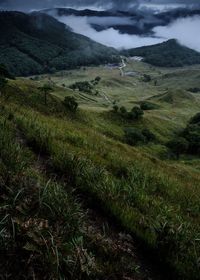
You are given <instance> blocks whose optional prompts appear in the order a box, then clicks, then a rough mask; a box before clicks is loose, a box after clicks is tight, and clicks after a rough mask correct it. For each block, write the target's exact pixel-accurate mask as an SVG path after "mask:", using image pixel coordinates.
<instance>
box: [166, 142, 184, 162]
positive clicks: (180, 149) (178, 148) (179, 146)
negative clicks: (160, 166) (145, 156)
mask: <svg viewBox="0 0 200 280" xmlns="http://www.w3.org/2000/svg"><path fill="white" fill-rule="evenodd" d="M167 146H168V147H169V148H170V149H171V151H172V152H173V153H174V154H175V155H176V157H177V159H179V157H180V154H183V153H185V152H187V150H188V147H189V143H188V141H187V140H186V139H185V138H183V137H179V138H177V139H173V140H171V141H170V142H168V145H167Z"/></svg>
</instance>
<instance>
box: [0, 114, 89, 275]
mask: <svg viewBox="0 0 200 280" xmlns="http://www.w3.org/2000/svg"><path fill="white" fill-rule="evenodd" d="M17 137H19V136H17ZM17 137H16V129H15V126H14V125H13V124H12V123H11V122H10V121H8V114H7V113H6V112H4V113H3V115H1V117H0V185H1V189H0V195H1V196H0V271H1V276H2V277H3V278H5V279H7V277H8V279H75V278H76V279H81V278H82V277H85V276H87V275H88V274H89V273H92V272H91V271H92V270H93V267H92V266H91V265H90V264H87V263H86V264H85V268H84V269H83V267H82V265H81V263H80V261H79V262H77V257H78V258H79V260H81V256H79V253H78V252H79V250H83V251H84V250H85V246H86V244H85V238H84V236H83V233H82V227H83V221H84V214H83V212H82V210H81V207H80V204H79V203H78V202H77V201H75V200H74V199H73V198H72V194H71V193H70V191H68V192H66V190H65V189H66V188H67V186H64V185H60V184H58V183H57V182H54V181H53V180H47V178H46V177H45V175H44V174H43V173H42V172H41V171H40V168H39V167H38V168H37V166H35V165H34V164H33V165H32V162H33V161H35V162H36V159H35V158H34V155H33V154H32V153H31V152H30V151H29V150H28V149H27V148H23V147H22V146H21V145H20V144H19V143H18V142H19V140H20V139H17ZM40 140H41V138H40ZM31 143H32V144H33V142H31ZM44 145H48V144H47V142H45V143H43V145H42V149H43V148H44ZM80 238H82V242H81V243H80V242H78V241H77V240H79V239H80ZM88 258H89V253H88ZM74 270H76V276H75V278H74V275H75V272H74Z"/></svg>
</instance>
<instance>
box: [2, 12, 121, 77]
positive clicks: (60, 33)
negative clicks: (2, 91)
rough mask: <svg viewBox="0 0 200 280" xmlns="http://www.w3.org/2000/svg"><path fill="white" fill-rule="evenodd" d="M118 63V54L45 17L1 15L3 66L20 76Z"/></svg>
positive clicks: (5, 13) (51, 18)
mask: <svg viewBox="0 0 200 280" xmlns="http://www.w3.org/2000/svg"><path fill="white" fill-rule="evenodd" d="M116 60H118V56H117V51H116V50H114V49H112V48H108V47H105V46H103V45H101V44H98V43H96V42H94V41H92V40H90V39H88V38H87V37H84V36H82V35H78V34H75V33H73V32H72V31H71V30H70V29H69V28H67V27H66V26H65V25H64V24H62V23H60V22H58V21H57V20H56V19H54V18H53V17H51V16H49V15H45V14H41V13H40V14H38V13H32V14H29V15H28V14H24V13H21V12H0V63H2V64H5V65H6V66H7V68H8V70H9V71H10V72H11V73H12V74H14V75H17V76H20V75H31V74H37V73H44V72H54V71H56V70H62V69H71V68H76V67H77V66H78V67H80V66H83V65H98V64H100V63H106V62H112V61H116Z"/></svg>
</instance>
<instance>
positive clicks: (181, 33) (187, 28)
mask: <svg viewBox="0 0 200 280" xmlns="http://www.w3.org/2000/svg"><path fill="white" fill-rule="evenodd" d="M58 20H59V21H61V22H63V23H65V24H66V25H67V26H69V27H71V29H72V30H73V31H74V32H76V33H80V34H82V35H85V36H87V37H89V38H91V39H92V40H94V41H96V42H99V43H101V44H104V45H106V46H109V47H114V48H117V49H129V48H136V47H141V46H147V45H153V44H158V43H162V42H164V41H166V40H168V39H177V40H178V41H179V42H180V43H181V44H182V45H185V46H187V47H189V48H192V49H194V50H197V51H200V36H199V27H200V16H194V17H187V18H181V19H178V20H175V21H174V22H172V23H171V24H169V25H168V26H157V27H155V28H154V29H153V32H154V34H155V35H154V36H138V35H129V34H121V33H120V32H119V31H118V30H115V29H114V28H107V29H106V30H103V31H96V30H94V29H93V28H92V26H91V24H95V23H97V24H99V23H101V24H102V23H103V22H105V24H108V23H109V24H113V23H116V22H118V24H121V25H122V24H126V23H129V24H130V21H131V19H129V18H123V19H122V18H118V17H115V18H113V17H110V18H109V17H108V18H98V17H87V16H85V17H79V16H62V17H58Z"/></svg>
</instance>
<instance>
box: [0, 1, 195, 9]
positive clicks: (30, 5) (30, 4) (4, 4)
mask: <svg viewBox="0 0 200 280" xmlns="http://www.w3.org/2000/svg"><path fill="white" fill-rule="evenodd" d="M144 3H145V4H147V5H151V4H152V5H153V4H164V5H168V4H187V5H192V4H200V1H199V0H173V1H172V0H125V1H124V0H0V8H4V9H15V10H29V9H40V8H50V7H55V6H64V7H66V6H76V7H87V6H90V7H92V6H94V7H95V6H99V7H102V8H104V7H105V8H108V7H109V8H112V7H114V8H120V9H127V8H129V7H130V6H134V5H139V4H144Z"/></svg>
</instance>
